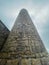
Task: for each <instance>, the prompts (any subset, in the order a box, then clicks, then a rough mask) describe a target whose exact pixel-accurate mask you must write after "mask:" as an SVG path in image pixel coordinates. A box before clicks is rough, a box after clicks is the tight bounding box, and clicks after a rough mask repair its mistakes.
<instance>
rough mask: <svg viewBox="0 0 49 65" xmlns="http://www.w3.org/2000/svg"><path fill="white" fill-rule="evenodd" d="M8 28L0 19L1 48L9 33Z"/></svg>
mask: <svg viewBox="0 0 49 65" xmlns="http://www.w3.org/2000/svg"><path fill="white" fill-rule="evenodd" d="M9 32H10V31H9V30H8V28H7V27H6V26H5V25H4V24H3V23H2V21H1V20H0V50H1V49H2V47H3V45H4V43H5V41H6V39H7V37H8V35H9Z"/></svg>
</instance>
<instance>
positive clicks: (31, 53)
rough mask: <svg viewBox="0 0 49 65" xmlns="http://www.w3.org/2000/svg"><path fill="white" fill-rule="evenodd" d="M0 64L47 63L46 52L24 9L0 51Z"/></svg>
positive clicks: (48, 62)
mask: <svg viewBox="0 0 49 65" xmlns="http://www.w3.org/2000/svg"><path fill="white" fill-rule="evenodd" d="M0 65H49V59H48V53H47V51H46V49H45V47H44V45H43V42H42V40H41V39H40V36H39V34H38V32H37V30H36V28H35V26H34V24H33V22H32V20H31V18H30V16H29V15H28V12H27V11H26V10H25V9H22V10H21V11H20V13H19V15H18V17H17V19H16V21H15V24H14V26H13V28H12V30H11V32H10V34H9V37H8V39H7V41H6V43H5V44H4V47H3V48H2V50H1V52H0Z"/></svg>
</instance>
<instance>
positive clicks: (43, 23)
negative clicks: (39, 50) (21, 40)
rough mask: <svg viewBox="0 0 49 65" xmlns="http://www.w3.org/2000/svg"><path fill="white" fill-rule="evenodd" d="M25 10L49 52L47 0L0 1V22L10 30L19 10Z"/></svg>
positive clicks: (48, 8)
mask: <svg viewBox="0 0 49 65" xmlns="http://www.w3.org/2000/svg"><path fill="white" fill-rule="evenodd" d="M22 8H25V9H27V10H28V13H29V15H30V17H31V19H32V21H33V23H34V25H35V26H36V28H37V30H38V33H39V35H40V37H41V39H42V40H43V42H44V45H45V47H46V49H47V51H48V52H49V0H0V20H2V22H3V23H4V24H5V25H6V26H7V27H8V28H9V30H11V28H12V26H13V24H14V22H15V19H16V18H17V16H18V14H19V12H20V10H21V9H22Z"/></svg>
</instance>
